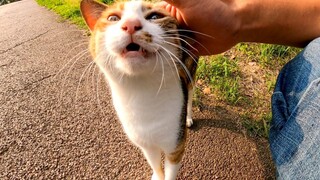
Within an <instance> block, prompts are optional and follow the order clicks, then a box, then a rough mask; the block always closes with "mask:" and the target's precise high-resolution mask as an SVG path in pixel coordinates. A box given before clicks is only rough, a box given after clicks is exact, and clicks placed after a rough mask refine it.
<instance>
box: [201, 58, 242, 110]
mask: <svg viewBox="0 0 320 180" xmlns="http://www.w3.org/2000/svg"><path fill="white" fill-rule="evenodd" d="M197 79H201V80H203V81H204V82H205V83H206V84H207V85H208V86H209V87H210V88H211V89H212V90H213V92H217V93H219V95H220V97H222V98H223V100H226V101H227V102H229V103H231V104H235V103H237V102H238V100H239V99H240V96H239V79H240V76H239V70H238V66H237V61H235V60H229V59H228V58H227V57H225V56H222V55H217V56H210V57H201V58H200V60H199V63H198V70H197Z"/></svg>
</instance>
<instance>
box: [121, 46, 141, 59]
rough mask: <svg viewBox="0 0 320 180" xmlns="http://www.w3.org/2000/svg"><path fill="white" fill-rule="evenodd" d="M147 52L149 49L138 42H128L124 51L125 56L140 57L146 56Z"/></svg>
mask: <svg viewBox="0 0 320 180" xmlns="http://www.w3.org/2000/svg"><path fill="white" fill-rule="evenodd" d="M146 54H147V51H146V50H145V49H143V48H142V47H141V46H140V45H139V44H136V43H130V44H128V46H127V47H126V48H125V49H124V50H123V52H122V56H123V57H138V56H145V55H146Z"/></svg>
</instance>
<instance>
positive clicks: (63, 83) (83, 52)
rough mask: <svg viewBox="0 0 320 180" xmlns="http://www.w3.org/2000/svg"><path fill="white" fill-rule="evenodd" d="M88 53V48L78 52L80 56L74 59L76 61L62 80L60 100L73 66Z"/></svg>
mask: <svg viewBox="0 0 320 180" xmlns="http://www.w3.org/2000/svg"><path fill="white" fill-rule="evenodd" d="M87 53H88V51H87V50H85V51H82V52H81V53H78V54H77V56H78V57H77V58H76V59H75V60H74V62H73V63H72V65H71V66H70V68H69V70H68V72H67V74H66V75H65V77H64V79H63V82H62V88H61V93H60V98H59V99H60V100H61V99H62V96H63V89H64V88H65V83H66V80H67V78H68V76H69V74H70V72H71V70H72V68H73V66H74V65H75V64H76V63H77V62H78V61H79V60H80V59H81V58H82V57H83V56H84V55H85V54H87ZM75 57H76V56H75ZM75 57H74V58H75Z"/></svg>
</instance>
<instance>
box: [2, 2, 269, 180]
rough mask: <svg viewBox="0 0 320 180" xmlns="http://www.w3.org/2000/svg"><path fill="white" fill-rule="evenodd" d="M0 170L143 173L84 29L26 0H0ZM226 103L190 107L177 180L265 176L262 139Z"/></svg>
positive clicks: (64, 174) (81, 175)
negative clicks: (6, 0) (191, 122)
mask: <svg viewBox="0 0 320 180" xmlns="http://www.w3.org/2000/svg"><path fill="white" fill-rule="evenodd" d="M0 31H1V35H0V179H111V180H114V179H150V178H151V169H150V168H149V166H148V165H147V162H146V160H145V159H144V158H143V155H142V154H141V152H140V151H139V150H138V149H137V148H136V147H134V146H133V145H132V144H131V143H130V142H129V141H128V140H127V138H126V136H125V135H124V133H123V131H122V128H121V125H120V123H119V122H118V120H117V117H116V115H115V113H114V110H113V108H112V105H111V101H110V94H109V90H108V87H107V84H106V83H105V82H104V80H103V77H102V75H101V74H100V73H99V72H98V69H97V68H96V67H95V66H94V64H93V63H91V62H92V60H91V58H90V55H89V53H88V51H87V45H88V43H87V42H88V36H87V35H86V34H87V33H86V32H85V31H84V30H80V29H78V28H77V27H76V26H74V25H71V24H70V23H68V22H64V21H63V20H61V19H60V18H59V17H58V16H57V15H55V14H54V13H53V12H50V11H48V10H46V9H45V8H43V7H40V6H38V5H37V4H36V2H34V1H33V0H23V1H19V2H16V3H12V4H8V5H4V6H0ZM234 117H237V115H236V114H231V113H230V111H229V110H228V109H224V108H222V107H218V106H217V107H213V109H212V110H205V111H203V112H198V111H197V110H196V109H195V113H194V119H195V127H193V128H192V129H190V130H189V132H188V133H189V139H188V144H187V146H188V147H187V150H186V153H185V156H184V158H183V165H182V168H181V170H180V173H179V177H178V179H274V167H273V164H272V162H271V158H270V152H269V148H268V143H267V140H265V139H263V138H257V137H251V136H249V135H248V133H247V132H246V131H245V130H243V128H241V126H240V125H239V120H238V119H236V118H234Z"/></svg>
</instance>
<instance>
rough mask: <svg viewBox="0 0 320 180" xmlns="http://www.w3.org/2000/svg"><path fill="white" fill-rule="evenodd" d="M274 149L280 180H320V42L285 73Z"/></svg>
mask: <svg viewBox="0 0 320 180" xmlns="http://www.w3.org/2000/svg"><path fill="white" fill-rule="evenodd" d="M272 113H273V117H272V122H271V128H270V136H269V141H270V149H271V152H272V157H273V160H274V162H275V165H276V168H277V178H278V179H290V180H291V179H308V180H309V179H320V38H318V39H315V40H313V41H312V42H311V43H310V44H309V45H308V46H307V47H306V48H305V49H304V50H303V51H302V52H301V53H300V54H299V55H298V56H297V57H295V58H294V59H293V60H291V61H290V62H289V63H288V64H286V65H285V66H284V68H283V69H282V70H281V72H280V74H279V77H278V80H277V84H276V87H275V90H274V94H273V96H272Z"/></svg>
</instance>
